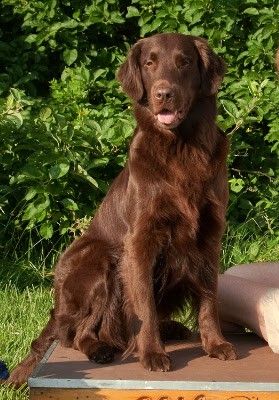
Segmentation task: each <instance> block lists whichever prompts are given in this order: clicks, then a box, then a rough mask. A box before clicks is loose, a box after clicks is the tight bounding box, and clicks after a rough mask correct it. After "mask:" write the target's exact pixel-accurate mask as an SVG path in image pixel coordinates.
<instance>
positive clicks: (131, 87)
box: [117, 40, 144, 101]
mask: <svg viewBox="0 0 279 400" xmlns="http://www.w3.org/2000/svg"><path fill="white" fill-rule="evenodd" d="M141 42H142V40H139V41H138V42H137V43H136V44H135V45H134V46H133V47H131V49H130V51H129V53H128V57H127V59H126V61H125V62H124V63H123V64H122V65H121V66H120V68H119V71H118V73H117V79H118V80H119V82H120V83H121V86H122V88H123V90H124V91H125V92H126V93H127V94H128V95H129V96H130V97H131V98H132V99H133V100H135V101H139V100H141V99H142V97H143V93H144V90H143V83H142V79H141V71H140V53H141V44H142V43H141Z"/></svg>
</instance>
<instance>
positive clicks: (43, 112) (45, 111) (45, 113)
mask: <svg viewBox="0 0 279 400" xmlns="http://www.w3.org/2000/svg"><path fill="white" fill-rule="evenodd" d="M51 113H52V111H51V108H49V107H45V108H43V109H42V110H41V112H40V118H41V120H43V121H46V120H47V119H48V118H49V117H50V116H51Z"/></svg>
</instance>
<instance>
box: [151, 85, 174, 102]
mask: <svg viewBox="0 0 279 400" xmlns="http://www.w3.org/2000/svg"><path fill="white" fill-rule="evenodd" d="M154 94H155V97H156V99H157V100H161V101H167V100H169V99H170V98H171V97H173V91H172V89H171V88H170V87H160V88H158V89H157V90H156V91H155V93H154Z"/></svg>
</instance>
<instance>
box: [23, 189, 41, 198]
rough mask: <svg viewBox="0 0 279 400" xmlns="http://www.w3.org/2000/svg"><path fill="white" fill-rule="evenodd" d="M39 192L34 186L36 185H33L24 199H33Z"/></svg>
mask: <svg viewBox="0 0 279 400" xmlns="http://www.w3.org/2000/svg"><path fill="white" fill-rule="evenodd" d="M37 193H38V191H37V189H36V188H34V187H31V188H30V189H29V190H28V192H27V193H26V195H25V197H24V199H25V200H27V201H28V200H31V199H33V197H35V196H36V194H37Z"/></svg>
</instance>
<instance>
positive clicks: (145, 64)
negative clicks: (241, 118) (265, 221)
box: [9, 34, 236, 385]
mask: <svg viewBox="0 0 279 400" xmlns="http://www.w3.org/2000/svg"><path fill="white" fill-rule="evenodd" d="M224 70H225V68H224V64H223V62H222V60H221V59H220V58H219V57H218V56H216V55H215V54H214V53H213V52H212V51H211V50H210V48H209V47H208V45H207V42H206V41H205V40H204V39H201V38H198V37H192V36H184V35H182V34H159V35H155V36H152V37H150V38H147V39H143V40H140V41H139V42H138V43H136V44H135V45H134V46H133V47H132V49H131V51H130V53H129V55H128V58H127V60H126V62H125V63H124V64H123V65H122V66H121V67H120V70H119V73H118V79H119V81H120V82H121V84H122V87H123V89H124V91H125V92H126V93H127V94H128V95H129V96H130V97H131V98H132V99H133V101H134V106H135V117H136V120H137V128H136V130H135V133H134V136H133V140H132V143H131V146H130V152H129V160H128V162H127V164H126V166H125V168H124V169H123V171H122V172H121V173H120V175H119V176H118V177H117V178H116V179H115V181H114V183H113V184H112V186H111V188H110V190H109V192H108V194H107V196H106V197H105V199H104V201H103V203H102V204H101V206H100V208H99V210H98V212H97V213H96V215H95V217H94V219H93V220H92V222H91V225H90V226H89V228H88V230H87V232H86V233H85V234H83V235H82V236H81V237H80V238H79V239H77V240H75V241H74V243H73V244H72V245H71V246H70V248H69V249H67V250H66V251H65V253H64V254H63V255H62V256H61V258H60V260H59V263H58V265H57V268H56V275H55V307H54V310H53V311H52V315H51V318H50V320H49V322H48V324H47V326H46V328H45V329H44V330H43V332H42V333H41V335H40V336H39V338H38V339H37V340H35V341H34V342H33V343H32V349H31V353H30V354H29V356H28V357H27V358H26V359H25V360H24V361H22V363H21V364H19V366H18V367H17V368H16V370H15V371H14V372H13V373H12V375H11V378H10V381H9V382H13V383H14V384H16V385H19V384H21V383H22V382H24V381H25V380H26V378H27V377H28V375H29V374H30V373H31V371H32V370H33V368H34V365H35V364H36V362H37V361H38V360H39V359H40V358H41V357H42V355H43V353H44V352H45V350H46V349H47V347H48V346H49V345H50V343H51V342H52V341H53V340H54V339H55V338H58V339H59V340H60V341H61V343H62V345H64V346H70V347H74V348H76V349H79V350H80V351H82V352H84V353H85V354H86V355H87V356H88V358H89V359H90V360H94V361H96V362H108V361H110V360H112V358H113V354H114V351H115V349H118V350H121V351H124V352H125V353H126V354H128V353H130V352H132V351H134V350H137V351H138V354H139V358H140V361H141V363H142V365H143V366H144V367H145V368H147V369H150V370H154V371H157V370H163V371H167V370H169V369H170V360H169V357H168V355H167V354H166V352H165V351H164V347H163V344H162V341H161V337H160V330H161V331H162V330H163V329H164V328H166V327H167V329H168V331H169V332H171V331H176V332H175V333H176V334H177V333H179V335H180V336H181V334H182V336H183V335H184V333H186V329H185V330H183V328H182V327H181V326H179V324H175V323H171V321H170V316H171V314H172V313H173V312H175V311H177V310H178V309H179V308H181V307H183V305H184V304H185V302H186V301H187V300H188V299H189V298H190V299H192V300H193V304H194V305H195V306H196V307H197V310H198V313H199V318H198V320H199V328H200V334H201V340H202V345H203V348H204V349H205V351H206V352H207V353H208V354H209V355H210V356H212V357H217V358H219V359H222V360H226V359H234V358H235V357H236V355H235V351H234V348H233V346H232V345H231V344H230V343H228V342H226V341H225V340H224V338H223V337H222V335H221V332H220V328H219V321H218V314H217V304H216V290H217V274H218V264H219V252H220V243H221V236H222V233H223V229H224V225H225V212H226V206H227V199H228V191H227V175H226V156H227V152H228V143H227V139H226V138H225V136H223V134H222V133H220V131H219V130H218V128H217V127H216V123H215V118H216V92H217V89H218V87H219V85H220V83H221V81H222V78H223V74H224ZM177 331H179V332H177Z"/></svg>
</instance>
